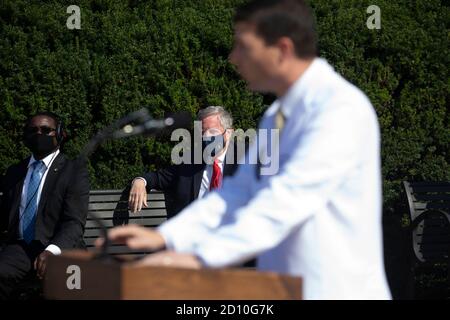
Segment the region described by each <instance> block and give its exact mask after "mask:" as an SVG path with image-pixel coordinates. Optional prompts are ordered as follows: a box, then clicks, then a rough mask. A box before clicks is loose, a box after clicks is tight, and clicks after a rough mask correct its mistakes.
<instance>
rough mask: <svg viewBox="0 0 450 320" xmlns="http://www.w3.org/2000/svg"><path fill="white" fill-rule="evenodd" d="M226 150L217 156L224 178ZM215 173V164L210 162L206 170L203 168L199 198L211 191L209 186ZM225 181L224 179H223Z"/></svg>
mask: <svg viewBox="0 0 450 320" xmlns="http://www.w3.org/2000/svg"><path fill="white" fill-rule="evenodd" d="M225 154H226V150H225V151H224V152H223V153H222V154H221V155H220V156H218V157H217V164H218V165H219V168H220V172H221V173H222V179H223V161H224V159H225ZM212 174H213V165H212V164H208V165H206V167H205V170H203V176H202V184H201V185H200V191H199V192H198V198H199V199H201V198H203V197H204V196H205V195H206V194H208V192H209V186H210V185H211V178H212ZM222 181H223V180H222Z"/></svg>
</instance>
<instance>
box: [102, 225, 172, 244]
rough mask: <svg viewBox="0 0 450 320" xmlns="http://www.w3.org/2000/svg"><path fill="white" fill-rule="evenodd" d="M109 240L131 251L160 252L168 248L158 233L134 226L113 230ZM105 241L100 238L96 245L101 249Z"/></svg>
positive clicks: (110, 232)
mask: <svg viewBox="0 0 450 320" xmlns="http://www.w3.org/2000/svg"><path fill="white" fill-rule="evenodd" d="M108 238H109V240H111V242H113V243H117V244H125V245H126V246H128V247H129V248H130V249H144V250H160V249H163V248H164V247H165V246H166V244H165V241H164V238H163V237H162V236H161V235H160V234H159V233H158V232H156V231H155V230H153V229H149V228H144V227H141V226H138V225H134V224H129V225H126V226H120V227H116V228H113V229H111V230H110V231H109V232H108ZM103 241H104V239H103V238H98V239H97V240H96V241H95V245H96V246H97V247H100V246H101V245H102V244H103Z"/></svg>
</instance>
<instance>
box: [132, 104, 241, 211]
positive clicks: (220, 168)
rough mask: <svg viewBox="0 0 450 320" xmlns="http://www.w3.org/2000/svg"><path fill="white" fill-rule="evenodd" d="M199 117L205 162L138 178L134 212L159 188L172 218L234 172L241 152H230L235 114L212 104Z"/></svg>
mask: <svg viewBox="0 0 450 320" xmlns="http://www.w3.org/2000/svg"><path fill="white" fill-rule="evenodd" d="M197 118H198V120H199V121H201V123H202V126H201V130H202V147H203V148H202V149H203V150H202V151H203V155H204V157H203V161H202V162H201V163H195V161H193V163H192V164H180V165H172V166H170V167H168V168H166V169H161V170H158V171H155V172H149V173H145V174H144V175H143V176H142V177H138V178H135V179H134V180H133V182H132V186H131V191H130V196H129V207H130V209H131V211H132V212H136V211H140V210H141V209H142V207H143V206H144V207H147V191H150V190H151V189H157V190H161V191H164V194H165V197H166V207H167V215H168V217H169V218H171V217H173V216H174V215H176V214H177V213H178V212H179V211H181V210H182V209H183V208H185V207H186V206H187V205H188V204H190V203H191V202H192V201H194V200H195V199H197V198H202V197H203V196H204V195H206V194H207V193H208V192H210V191H212V190H215V189H218V188H220V187H221V185H222V180H223V177H226V176H231V175H233V174H234V172H235V171H236V169H237V159H236V156H237V152H233V156H231V154H228V150H229V145H230V141H231V135H232V133H233V130H232V125H233V119H232V117H231V115H230V114H229V113H228V112H227V111H226V110H225V109H224V108H223V107H221V106H210V107H207V108H205V109H202V110H200V111H199V113H198V116H197ZM233 148H234V146H233ZM233 157H234V158H233ZM230 158H231V159H230Z"/></svg>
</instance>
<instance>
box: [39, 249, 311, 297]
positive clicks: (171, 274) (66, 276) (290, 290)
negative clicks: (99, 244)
mask: <svg viewBox="0 0 450 320" xmlns="http://www.w3.org/2000/svg"><path fill="white" fill-rule="evenodd" d="M71 266H72V267H71ZM74 266H75V267H74ZM75 269H76V270H75ZM74 270H75V271H74ZM77 272H78V273H79V276H80V277H79V280H80V281H79V282H78V283H79V284H80V289H77V288H73V286H71V285H70V284H71V283H72V284H73V281H72V280H74V278H73V277H75V276H76V275H75V273H77ZM70 277H72V278H70ZM68 284H69V285H68ZM301 286H302V283H301V279H300V278H297V277H290V276H284V275H280V274H276V273H271V272H257V271H254V270H245V269H219V270H218V269H202V270H191V269H182V268H169V267H135V266H132V265H129V264H127V263H118V262H112V261H111V262H107V261H101V260H95V259H93V254H92V253H90V252H86V251H78V250H74V251H70V252H66V253H63V254H62V255H60V256H50V257H49V258H48V262H47V274H46V277H45V280H44V294H45V297H46V298H48V299H108V300H118V299H146V300H285V299H294V300H300V299H301V292H302V291H301ZM69 287H72V289H69Z"/></svg>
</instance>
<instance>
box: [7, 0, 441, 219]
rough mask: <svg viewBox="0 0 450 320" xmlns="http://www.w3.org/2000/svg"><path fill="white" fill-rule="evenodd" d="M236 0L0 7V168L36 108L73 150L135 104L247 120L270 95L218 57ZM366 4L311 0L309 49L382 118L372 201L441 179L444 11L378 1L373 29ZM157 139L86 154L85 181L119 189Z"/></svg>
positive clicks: (246, 124)
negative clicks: (380, 179)
mask: <svg viewBox="0 0 450 320" xmlns="http://www.w3.org/2000/svg"><path fill="white" fill-rule="evenodd" d="M241 2H242V0H241V1H239V0H173V1H169V0H153V1H139V0H134V1H133V0H129V1H116V0H82V1H76V4H77V5H78V6H80V8H81V28H82V29H81V30H68V29H67V28H66V19H67V18H68V16H69V14H67V13H66V8H67V6H69V5H71V4H74V1H72V0H70V1H29V0H4V1H2V2H1V4H0V110H1V112H0V150H1V151H0V173H1V172H4V170H5V169H6V168H7V167H8V166H9V165H11V164H12V163H15V162H18V161H19V160H20V159H22V158H23V157H25V156H26V155H27V153H28V152H27V150H26V149H25V147H24V146H23V145H22V144H21V143H18V141H20V140H21V125H20V124H21V123H22V122H23V121H24V119H25V118H26V116H27V115H28V114H30V113H32V112H35V111H36V110H43V109H49V110H53V111H55V112H57V113H59V114H61V115H62V117H63V119H64V121H65V123H66V127H67V129H68V132H69V134H70V137H71V139H70V140H69V141H68V142H67V144H66V146H65V151H66V153H68V154H70V155H71V156H75V155H76V154H77V153H78V152H79V151H80V150H81V149H82V147H83V145H84V144H85V143H86V142H87V141H88V140H89V138H90V137H92V136H93V135H94V134H95V133H96V132H97V131H98V130H99V129H101V128H102V127H104V126H106V125H107V124H109V123H111V122H112V121H113V120H115V119H117V118H120V117H122V116H124V115H125V114H127V113H128V112H130V111H133V110H136V109H139V108H140V107H142V106H148V107H149V109H150V111H151V113H152V115H153V116H155V117H161V116H163V115H164V114H165V113H167V112H174V111H179V110H189V111H190V112H191V113H192V115H195V113H196V112H197V111H198V109H199V108H201V107H204V106H207V105H218V104H220V105H224V106H226V107H227V108H229V109H230V110H231V112H232V113H233V115H234V117H235V120H236V127H238V128H243V129H247V128H250V127H255V126H256V125H257V121H258V119H259V117H260V116H261V114H262V112H263V111H264V109H265V106H266V105H267V104H269V103H270V102H271V101H272V99H273V98H272V97H269V96H266V97H263V96H261V95H257V94H253V93H251V92H249V91H247V90H246V88H245V84H244V82H243V81H242V80H240V79H239V76H238V75H237V74H236V73H235V72H234V69H233V68H232V67H231V66H230V65H229V64H228V62H227V56H228V53H229V51H230V48H231V45H232V29H231V26H232V24H231V17H232V14H233V8H234V7H235V6H236V5H237V4H238V3H241ZM372 2H373V1H355V0H353V1H350V0H334V1H328V0H320V1H318V0H316V1H311V3H312V6H313V9H314V11H315V13H316V17H317V20H318V31H319V33H320V48H321V54H322V56H324V57H325V58H327V59H328V60H329V61H330V62H331V63H332V64H333V65H334V66H335V67H336V68H337V70H339V71H340V72H341V73H342V74H343V75H344V76H345V77H347V78H348V79H349V80H350V81H352V82H353V83H355V84H356V85H357V86H359V87H361V88H362V89H363V90H364V91H365V92H366V93H367V94H368V96H369V97H370V99H371V100H372V102H373V104H374V106H375V108H376V110H377V112H378V115H379V118H380V123H381V128H382V158H383V175H384V199H385V209H386V210H389V211H393V210H395V204H396V203H398V202H399V201H400V200H399V194H400V190H401V187H400V181H402V180H404V179H410V180H450V170H449V154H448V153H449V136H450V134H449V129H448V128H449V123H448V112H447V109H448V105H449V91H450V89H449V87H450V80H449V74H448V66H449V65H450V58H449V48H448V46H449V21H450V9H449V7H448V4H447V5H445V4H444V2H445V1H439V0H423V1H412V0H401V1H395V2H392V1H387V0H377V1H376V4H377V5H378V6H379V7H380V8H381V15H382V29H381V30H368V29H367V28H366V20H367V18H368V16H369V15H368V14H367V13H366V8H367V7H368V6H369V5H371V4H373V3H372ZM170 149H171V144H170V143H168V142H167V138H158V139H154V138H151V139H150V138H149V139H144V138H134V139H129V140H121V141H114V142H108V143H106V144H104V145H103V146H102V147H100V148H99V149H98V150H97V152H96V153H95V154H94V155H93V156H92V158H91V162H90V171H91V180H92V187H93V188H122V187H124V185H125V184H126V183H127V181H128V180H129V179H130V178H131V177H133V176H135V175H137V174H139V173H140V172H142V171H143V170H144V169H154V168H159V167H162V166H164V165H166V164H168V163H169V158H170V157H169V156H170Z"/></svg>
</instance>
